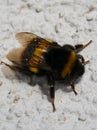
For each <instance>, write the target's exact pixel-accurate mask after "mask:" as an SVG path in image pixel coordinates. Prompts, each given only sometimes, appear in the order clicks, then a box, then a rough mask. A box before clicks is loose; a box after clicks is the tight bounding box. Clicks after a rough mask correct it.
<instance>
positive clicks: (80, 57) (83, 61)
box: [77, 55, 89, 65]
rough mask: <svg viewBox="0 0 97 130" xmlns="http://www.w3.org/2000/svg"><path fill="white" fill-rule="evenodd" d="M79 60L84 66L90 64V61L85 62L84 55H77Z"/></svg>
mask: <svg viewBox="0 0 97 130" xmlns="http://www.w3.org/2000/svg"><path fill="white" fill-rule="evenodd" d="M77 57H78V59H81V61H82V63H83V64H84V65H86V64H88V63H89V60H87V61H85V59H84V57H83V56H82V55H77Z"/></svg>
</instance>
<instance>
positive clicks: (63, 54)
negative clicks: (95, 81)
mask: <svg viewBox="0 0 97 130" xmlns="http://www.w3.org/2000/svg"><path fill="white" fill-rule="evenodd" d="M16 39H17V40H18V41H19V42H20V43H21V45H22V46H21V47H20V48H17V49H14V50H12V51H11V52H9V53H8V55H7V58H8V60H10V61H11V62H13V63H14V66H11V65H8V64H6V65H7V66H9V67H10V68H11V69H14V70H15V69H17V70H19V71H22V72H28V73H30V74H31V75H33V74H35V75H44V76H46V77H47V80H48V84H49V87H50V98H51V103H52V106H53V111H55V110H56V108H55V104H54V99H55V88H54V86H55V81H63V82H65V81H67V82H68V83H69V84H70V85H71V88H72V90H73V92H74V93H75V95H77V92H76V90H75V86H74V83H75V81H76V80H77V79H79V78H80V77H81V76H82V75H83V74H84V72H85V64H87V63H88V62H89V61H85V60H84V57H83V56H82V55H80V54H79V52H80V51H82V50H83V49H84V48H85V47H87V46H88V45H89V44H90V43H91V42H92V40H90V41H89V42H88V43H87V44H85V45H83V44H78V45H75V46H72V45H69V44H67V45H63V46H60V45H59V44H58V43H57V42H54V41H52V40H48V39H44V38H41V37H39V36H37V35H35V34H33V33H29V32H20V33H17V34H16Z"/></svg>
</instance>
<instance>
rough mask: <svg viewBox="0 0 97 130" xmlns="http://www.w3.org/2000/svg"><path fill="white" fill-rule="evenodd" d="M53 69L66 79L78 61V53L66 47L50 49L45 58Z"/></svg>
mask: <svg viewBox="0 0 97 130" xmlns="http://www.w3.org/2000/svg"><path fill="white" fill-rule="evenodd" d="M45 60H46V62H47V64H48V65H50V66H51V68H52V70H53V71H55V72H57V74H58V75H59V77H61V78H62V79H64V78H65V77H66V76H67V75H70V73H71V71H72V69H73V67H74V65H75V61H76V53H75V52H74V51H71V50H67V49H65V48H62V47H60V48H58V49H52V50H50V51H49V52H48V53H47V55H46V58H45Z"/></svg>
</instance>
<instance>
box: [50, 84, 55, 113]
mask: <svg viewBox="0 0 97 130" xmlns="http://www.w3.org/2000/svg"><path fill="white" fill-rule="evenodd" d="M50 98H51V103H52V107H53V112H54V111H55V110H56V108H55V103H54V99H55V88H54V86H53V85H51V86H50Z"/></svg>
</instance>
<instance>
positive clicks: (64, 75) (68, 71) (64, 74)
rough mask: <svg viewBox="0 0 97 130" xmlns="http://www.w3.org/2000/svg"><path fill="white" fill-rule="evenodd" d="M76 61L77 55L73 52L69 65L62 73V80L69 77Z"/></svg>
mask: <svg viewBox="0 0 97 130" xmlns="http://www.w3.org/2000/svg"><path fill="white" fill-rule="evenodd" d="M75 59H76V54H75V52H74V51H71V53H70V56H69V59H68V61H67V64H66V65H65V66H64V68H63V70H62V72H61V77H62V78H65V77H66V76H67V75H69V74H70V73H71V70H72V67H73V66H74V63H75Z"/></svg>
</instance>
